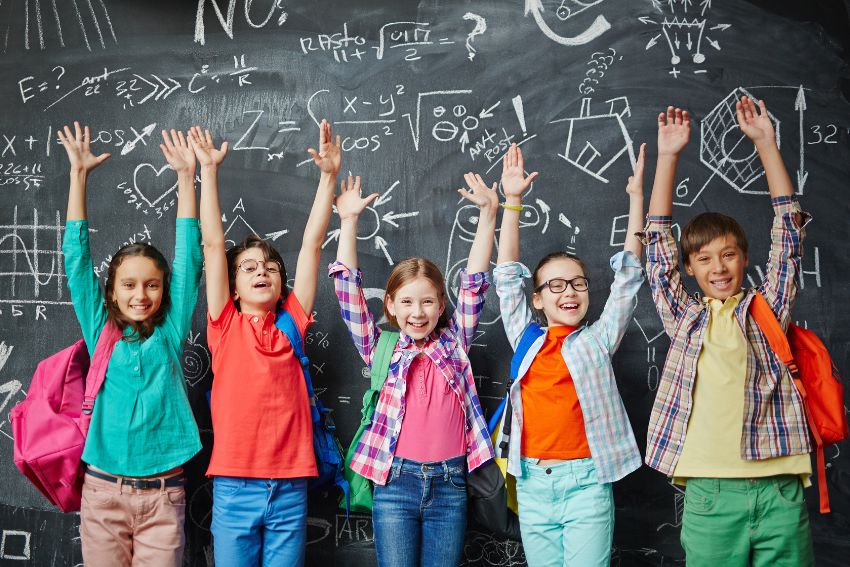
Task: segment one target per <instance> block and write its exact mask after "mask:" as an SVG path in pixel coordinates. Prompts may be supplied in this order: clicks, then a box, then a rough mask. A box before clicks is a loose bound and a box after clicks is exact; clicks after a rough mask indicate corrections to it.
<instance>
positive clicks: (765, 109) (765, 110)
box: [759, 99, 767, 116]
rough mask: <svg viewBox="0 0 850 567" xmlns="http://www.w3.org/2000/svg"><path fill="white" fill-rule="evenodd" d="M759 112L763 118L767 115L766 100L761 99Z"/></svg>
mask: <svg viewBox="0 0 850 567" xmlns="http://www.w3.org/2000/svg"><path fill="white" fill-rule="evenodd" d="M759 110H760V111H761V112H760V114H761V115H762V116H764V115H765V114H767V105H766V104H765V103H764V99H761V100H760V101H759Z"/></svg>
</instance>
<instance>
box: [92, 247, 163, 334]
mask: <svg viewBox="0 0 850 567" xmlns="http://www.w3.org/2000/svg"><path fill="white" fill-rule="evenodd" d="M131 256H142V257H144V258H150V259H151V260H153V262H154V264H156V267H157V268H158V269H159V271H161V272H162V302H161V303H160V304H159V309H158V310H157V311H156V313H154V314H153V315H152V316H150V317H148V318H147V319H145V320H144V321H133V320H131V319H127V318H126V317H125V316H124V314H123V313H121V309H120V308H119V307H118V303H117V302H116V301H115V300H114V299H113V294H114V292H115V274H116V273H117V272H118V267H119V266H120V265H121V263H122V262H123V261H124V259H125V258H129V257H131ZM170 282H171V268H169V267H168V262H167V261H166V260H165V257H164V256H163V255H162V253H161V252H160V251H159V250H157V249H156V248H154V247H153V246H151V245H150V244H147V243H144V242H140V243H136V244H127V245H126V246H122V247H121V248H119V249H118V252H116V253H115V255H114V256H112V259H111V260H110V261H109V267H108V268H107V270H106V317H107V319H108V320H109V321H111V322H112V323H114V324H115V326H117V327H118V328H119V329H121V331H122V332H123V331H124V329H126V328H127V327H132V328H133V333H132V334H131V335H130V336H129V337H123V339H124V340H125V341H128V342H134V341H139V340H142V339H146V338H148V337H150V336H151V335H152V334H153V331H154V329H155V328H156V326H157V325H159V324H160V323H162V321H163V320H164V319H165V314H166V313H167V312H168V307H169V306H170V305H171V294H170V292H169V287H170Z"/></svg>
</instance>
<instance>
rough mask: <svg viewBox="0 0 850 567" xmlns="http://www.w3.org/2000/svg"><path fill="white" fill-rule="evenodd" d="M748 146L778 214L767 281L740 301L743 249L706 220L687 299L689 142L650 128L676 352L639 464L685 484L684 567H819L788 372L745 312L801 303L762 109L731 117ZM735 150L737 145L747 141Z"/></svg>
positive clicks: (735, 233) (724, 227) (786, 209)
mask: <svg viewBox="0 0 850 567" xmlns="http://www.w3.org/2000/svg"><path fill="white" fill-rule="evenodd" d="M736 111H737V119H738V124H739V126H740V128H741V131H742V132H743V133H744V135H746V137H747V138H749V139H750V141H752V143H753V144H754V145H755V149H756V151H757V152H758V155H759V157H760V159H761V163H762V165H763V167H764V170H765V174H766V177H767V184H768V188H769V191H770V196H771V204H772V206H773V210H774V219H773V227H772V229H771V248H770V255H769V258H768V263H767V266H766V269H765V276H764V281H763V282H762V283H761V284H760V285H759V286H758V287H757V288H750V289H746V290H744V289H742V283H743V280H744V268H745V267H746V266H747V262H748V255H747V240H746V235H745V234H744V231H743V229H742V228H741V226H740V225H739V224H738V223H737V222H736V221H735V220H734V219H732V218H730V217H728V216H726V215H722V214H719V213H702V214H700V215H697V216H696V217H694V218H693V219H691V221H690V222H688V224H687V225H686V226H685V228H684V229H683V230H682V235H681V247H682V260H683V265H684V268H685V271H686V272H687V273H688V274H689V275H691V276H693V277H694V278H695V279H696V280H697V284H698V285H699V287H700V290H701V291H702V294H701V295H702V297H700V296H699V295H690V296H689V295H688V293H687V291H686V290H685V288H684V285H683V283H682V280H681V273H680V270H679V265H678V248H677V244H676V240H675V238H674V237H673V235H672V231H671V224H672V217H671V214H672V208H673V186H674V179H675V170H676V164H677V161H678V156H679V153H680V152H681V151H682V150H683V149H684V147H685V146H686V145H687V143H688V140H689V137H690V117H689V115H688V113H687V111H682V110H681V109H678V108H676V109H674V108H673V107H668V109H667V112H666V114H665V113H662V114H660V115H659V117H658V165H657V169H656V176H655V182H654V185H653V189H652V197H651V200H650V204H649V215H648V217H647V225H646V228H645V234H644V236H645V244H646V247H647V274H648V277H649V283H650V287H651V289H652V295H653V299H654V301H655V305H656V308H657V310H658V313H659V315H660V317H661V320H662V323H663V325H664V329H665V331H666V332H667V334H668V335H669V336H670V339H671V344H670V350H669V352H668V354H667V360H666V362H665V364H664V370H663V373H662V377H661V381H660V384H659V388H658V393H657V395H656V398H655V404H654V406H653V408H652V414H651V417H650V423H649V432H648V439H647V450H646V463H647V464H648V465H649V466H651V467H652V468H654V469H656V470H658V471H660V472H662V473H664V474H665V475H667V476H670V477H672V478H673V482H674V483H676V484H684V485H686V490H685V509H684V515H683V518H682V533H681V541H682V546H683V548H684V549H685V553H686V556H687V563H688V565H689V567H691V566H697V567H699V566H703V565H705V566H714V565H721V564H722V565H725V566H728V567H737V566H741V567H745V566H748V565H754V566H757V565H772V566H778V565H788V566H792V565H793V566H795V567H796V566H800V565H813V564H814V558H813V554H812V541H811V533H810V529H809V518H808V512H807V510H806V506H805V502H804V500H803V484H804V483H805V484H809V476H810V475H811V464H810V461H809V455H808V453H809V451H810V450H811V446H810V443H809V437H808V429H807V425H806V417H805V412H804V410H803V404H802V400H801V398H800V395H799V393H798V392H797V390H796V388H795V386H794V383H793V381H792V379H791V376H790V374H789V372H788V369H787V368H786V367H785V366H784V365H783V364H782V362H781V361H780V360H779V358H778V357H777V356H776V355H775V354H774V353H773V351H772V350H771V348H770V345H769V344H768V342H767V340H766V339H765V336H764V334H763V333H762V332H761V330H760V329H759V327H758V325H757V324H756V322H755V321H754V320H753V319H752V317H750V316H749V314H748V309H749V305H750V301H752V299H753V297H754V296H755V294H756V293H761V294H762V295H763V296H764V297H765V299H766V300H767V302H768V303H769V304H770V306H771V308H772V309H773V312H774V314H775V315H776V317H777V319H778V320H779V321H780V323H781V324H782V326H783V328H785V327H787V326H788V323H789V322H790V318H791V306H792V305H793V302H794V296H795V294H796V291H797V286H796V278H797V274H798V272H799V270H800V259H801V256H802V241H803V238H804V236H805V232H804V229H803V227H804V226H805V224H806V223H807V221H808V220H809V215H808V214H806V213H804V212H802V211H801V209H800V206H799V205H798V204H797V202H796V200H795V199H794V196H793V193H794V189H793V186H792V184H791V179H790V177H789V176H788V173H787V171H786V169H785V166H784V164H783V163H782V158H781V156H780V154H779V148H778V147H777V145H776V135H775V132H774V129H773V124H772V123H771V121H770V118H769V117H768V114H767V109H766V107H765V105H764V101H760V102H759V103H758V106H756V104H755V102H754V101H753V100H751V99H749V98H747V97H742V99H741V100H740V101H738V103H737V105H736ZM742 142H743V140H742Z"/></svg>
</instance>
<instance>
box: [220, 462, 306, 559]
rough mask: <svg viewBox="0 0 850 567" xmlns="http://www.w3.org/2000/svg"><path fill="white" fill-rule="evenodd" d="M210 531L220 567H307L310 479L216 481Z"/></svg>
mask: <svg viewBox="0 0 850 567" xmlns="http://www.w3.org/2000/svg"><path fill="white" fill-rule="evenodd" d="M211 530H212V535H213V552H214V555H215V564H216V565H220V566H222V567H257V566H258V565H262V566H263V567H272V566H275V567H276V566H278V565H286V566H287V567H288V566H301V565H304V546H305V545H306V542H307V479H306V478H270V479H266V478H240V477H231V476H217V477H215V478H214V479H213V516H212V526H211Z"/></svg>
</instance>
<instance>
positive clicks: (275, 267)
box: [239, 258, 280, 274]
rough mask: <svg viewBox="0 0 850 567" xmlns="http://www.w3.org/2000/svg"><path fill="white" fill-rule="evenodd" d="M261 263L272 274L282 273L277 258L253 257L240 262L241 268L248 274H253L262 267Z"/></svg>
mask: <svg viewBox="0 0 850 567" xmlns="http://www.w3.org/2000/svg"><path fill="white" fill-rule="evenodd" d="M260 264H262V265H263V267H264V268H265V269H266V271H267V272H268V273H270V274H279V273H280V263H279V262H278V261H277V260H265V261H263V260H254V259H253V258H245V259H244V260H242V261H241V262H239V269H240V270H242V271H243V272H245V273H246V274H253V273H254V272H256V271H257V268H259V267H260Z"/></svg>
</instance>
